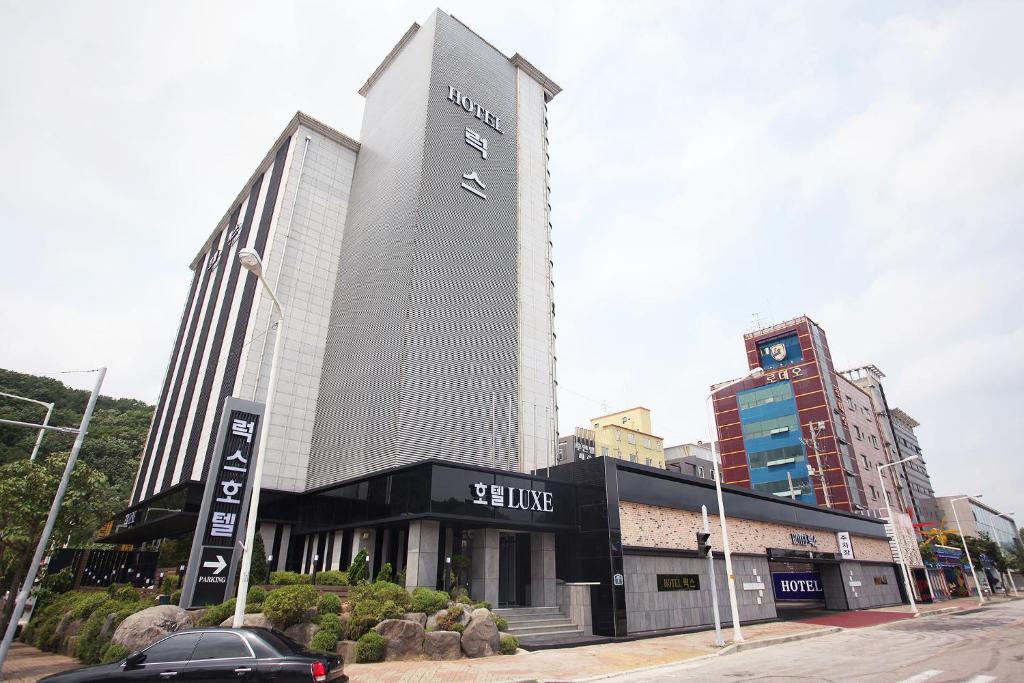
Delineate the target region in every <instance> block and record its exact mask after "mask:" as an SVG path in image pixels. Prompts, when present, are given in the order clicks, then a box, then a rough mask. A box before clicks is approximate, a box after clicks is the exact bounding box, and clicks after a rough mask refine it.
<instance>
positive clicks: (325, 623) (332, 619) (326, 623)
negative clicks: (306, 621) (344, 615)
mask: <svg viewBox="0 0 1024 683" xmlns="http://www.w3.org/2000/svg"><path fill="white" fill-rule="evenodd" d="M317 623H318V624H319V625H320V631H328V632H330V633H332V634H333V635H334V638H335V640H337V639H338V638H341V619H340V618H339V617H338V615H337V614H330V613H328V614H321V615H320V618H319V619H318V620H317Z"/></svg>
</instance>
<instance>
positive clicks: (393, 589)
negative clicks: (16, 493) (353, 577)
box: [348, 581, 412, 610]
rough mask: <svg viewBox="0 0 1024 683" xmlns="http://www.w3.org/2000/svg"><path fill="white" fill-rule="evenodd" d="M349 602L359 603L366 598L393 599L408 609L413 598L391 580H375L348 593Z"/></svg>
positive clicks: (380, 600) (381, 600)
mask: <svg viewBox="0 0 1024 683" xmlns="http://www.w3.org/2000/svg"><path fill="white" fill-rule="evenodd" d="M348 599H349V602H351V603H353V604H358V603H360V602H363V601H364V600H377V601H379V602H383V601H385V600H391V601H392V602H394V603H395V604H396V605H398V606H400V607H402V608H403V609H405V610H408V609H409V607H410V606H411V605H412V598H411V597H409V593H408V591H406V590H405V589H404V588H402V587H401V586H399V585H398V584H395V583H391V582H389V581H375V582H374V583H364V584H362V585H361V586H356V587H355V588H353V589H352V590H351V591H350V592H349V594H348Z"/></svg>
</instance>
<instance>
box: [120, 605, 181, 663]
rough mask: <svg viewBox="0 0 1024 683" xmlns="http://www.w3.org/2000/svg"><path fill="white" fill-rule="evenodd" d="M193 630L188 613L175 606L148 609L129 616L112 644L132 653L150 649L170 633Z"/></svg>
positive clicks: (159, 606) (122, 623)
mask: <svg viewBox="0 0 1024 683" xmlns="http://www.w3.org/2000/svg"><path fill="white" fill-rule="evenodd" d="M188 628H192V620H191V619H190V618H189V616H188V613H187V612H186V611H185V610H183V609H182V608H180V607H177V606H175V605H158V606H157V607H148V608H146V609H144V610H142V611H141V612H136V613H135V614H132V615H130V616H128V618H126V619H125V620H124V621H122V622H121V625H120V626H118V627H117V629H116V630H115V631H114V635H113V636H112V637H111V639H110V640H111V642H112V643H114V644H115V645H123V646H124V647H126V648H128V650H129V651H131V652H136V651H138V650H141V649H143V648H146V647H149V646H150V645H152V644H153V643H155V642H156V641H158V640H160V639H161V638H163V637H164V636H166V635H167V634H169V633H174V632H176V631H183V630H185V629H188Z"/></svg>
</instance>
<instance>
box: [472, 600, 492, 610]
mask: <svg viewBox="0 0 1024 683" xmlns="http://www.w3.org/2000/svg"><path fill="white" fill-rule="evenodd" d="M473 609H491V603H489V602H487V601H486V600H481V601H480V602H475V603H473Z"/></svg>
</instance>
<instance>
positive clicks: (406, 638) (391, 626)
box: [373, 619, 426, 661]
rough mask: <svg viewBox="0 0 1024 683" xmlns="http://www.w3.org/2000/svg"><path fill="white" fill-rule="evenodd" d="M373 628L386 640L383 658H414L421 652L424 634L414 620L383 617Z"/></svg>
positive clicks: (387, 659) (389, 659) (391, 659)
mask: <svg viewBox="0 0 1024 683" xmlns="http://www.w3.org/2000/svg"><path fill="white" fill-rule="evenodd" d="M373 630H374V631H376V632H377V633H379V634H380V635H382V636H384V640H386V641H387V644H386V647H385V649H384V659H385V660H386V661H395V660H399V659H415V658H416V657H419V656H421V655H422V654H423V639H424V636H425V635H426V634H425V632H424V631H423V627H422V626H420V625H419V624H418V623H416V622H415V621H406V620H405V619H385V620H384V621H382V622H380V623H379V624H377V625H376V626H374V627H373Z"/></svg>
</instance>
